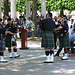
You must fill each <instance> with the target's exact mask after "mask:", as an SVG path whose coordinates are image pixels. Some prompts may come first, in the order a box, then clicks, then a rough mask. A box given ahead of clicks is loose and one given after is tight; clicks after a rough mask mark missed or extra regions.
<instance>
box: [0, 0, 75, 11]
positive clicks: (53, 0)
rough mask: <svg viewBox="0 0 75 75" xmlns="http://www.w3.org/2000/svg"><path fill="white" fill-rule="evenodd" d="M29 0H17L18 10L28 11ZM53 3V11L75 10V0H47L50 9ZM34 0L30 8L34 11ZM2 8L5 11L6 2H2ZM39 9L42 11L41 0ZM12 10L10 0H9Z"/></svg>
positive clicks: (31, 1) (39, 0)
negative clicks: (27, 3)
mask: <svg viewBox="0 0 75 75" xmlns="http://www.w3.org/2000/svg"><path fill="white" fill-rule="evenodd" d="M26 1H27V0H16V11H19V12H26ZM49 5H51V10H52V11H58V10H61V9H63V10H64V9H68V10H75V0H46V9H47V10H48V8H49ZM32 6H33V0H30V9H31V11H32ZM1 10H2V12H4V3H3V2H2V3H1ZM37 10H38V11H41V0H37ZM9 11H10V2H9Z"/></svg>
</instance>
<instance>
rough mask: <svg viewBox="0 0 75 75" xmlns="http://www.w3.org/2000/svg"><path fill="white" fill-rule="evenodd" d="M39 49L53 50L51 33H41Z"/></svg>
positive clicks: (52, 35)
mask: <svg viewBox="0 0 75 75" xmlns="http://www.w3.org/2000/svg"><path fill="white" fill-rule="evenodd" d="M41 47H44V48H54V47H55V45H54V33H53V32H43V33H42V43H41Z"/></svg>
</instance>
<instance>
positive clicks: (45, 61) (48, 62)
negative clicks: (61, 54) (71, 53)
mask: <svg viewBox="0 0 75 75" xmlns="http://www.w3.org/2000/svg"><path fill="white" fill-rule="evenodd" d="M43 63H54V62H52V61H50V62H46V61H44V62H43Z"/></svg>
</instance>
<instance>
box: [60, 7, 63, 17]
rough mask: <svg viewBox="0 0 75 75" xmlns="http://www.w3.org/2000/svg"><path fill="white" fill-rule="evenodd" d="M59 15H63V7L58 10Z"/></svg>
mask: <svg viewBox="0 0 75 75" xmlns="http://www.w3.org/2000/svg"><path fill="white" fill-rule="evenodd" d="M60 15H61V16H63V8H62V9H61V10H60Z"/></svg>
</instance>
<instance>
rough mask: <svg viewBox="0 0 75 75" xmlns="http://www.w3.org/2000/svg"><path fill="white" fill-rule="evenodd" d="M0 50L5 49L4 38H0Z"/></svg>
mask: <svg viewBox="0 0 75 75" xmlns="http://www.w3.org/2000/svg"><path fill="white" fill-rule="evenodd" d="M0 51H5V39H2V40H0Z"/></svg>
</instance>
